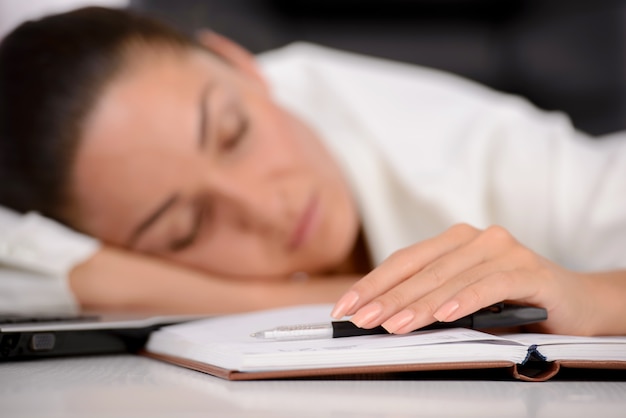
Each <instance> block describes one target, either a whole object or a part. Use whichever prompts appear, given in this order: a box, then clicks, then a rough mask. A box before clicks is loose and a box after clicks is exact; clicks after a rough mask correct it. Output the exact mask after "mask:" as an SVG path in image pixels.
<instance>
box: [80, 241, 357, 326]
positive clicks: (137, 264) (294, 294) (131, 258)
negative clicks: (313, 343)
mask: <svg viewBox="0 0 626 418" xmlns="http://www.w3.org/2000/svg"><path fill="white" fill-rule="evenodd" d="M355 280H356V278H349V277H342V278H325V279H311V280H306V281H279V282H269V283H268V282H254V281H234V280H228V279H222V278H218V277H212V276H210V275H207V274H203V273H200V272H197V271H195V270H190V269H186V268H183V267H179V266H176V265H174V264H171V263H168V262H165V261H162V260H159V259H155V258H150V257H145V256H141V255H138V254H134V253H128V252H125V251H120V250H116V249H113V248H108V247H105V248H103V249H102V250H101V251H99V252H98V253H97V254H96V255H95V256H94V257H92V258H91V259H89V260H88V261H87V262H85V263H83V264H81V265H79V266H77V267H76V268H74V269H73V270H72V272H71V274H70V287H71V289H72V292H73V293H74V295H75V296H76V298H77V299H78V301H79V303H80V304H81V306H82V307H83V308H85V309H97V310H117V311H151V312H159V313H175V314H189V313H193V314H196V313H200V314H220V313H232V312H242V311H248V310H254V309H265V308H271V307H277V306H285V305H293V304H299V303H321V302H328V303H331V302H334V301H335V300H336V299H337V298H338V297H339V295H340V294H341V293H342V292H344V291H345V290H346V289H347V288H348V287H349V286H350V285H351V284H352V283H353V282H354V281H355Z"/></svg>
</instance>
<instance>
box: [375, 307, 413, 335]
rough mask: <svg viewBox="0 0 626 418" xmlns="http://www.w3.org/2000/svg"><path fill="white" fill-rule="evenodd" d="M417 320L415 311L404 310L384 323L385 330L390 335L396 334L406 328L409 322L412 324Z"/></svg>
mask: <svg viewBox="0 0 626 418" xmlns="http://www.w3.org/2000/svg"><path fill="white" fill-rule="evenodd" d="M413 318H415V314H414V313H413V311H409V310H408V309H407V310H404V311H401V312H399V313H397V314H395V315H394V316H392V317H391V318H389V319H388V320H387V321H385V322H384V323H383V328H385V329H386V330H387V331H389V332H390V333H392V334H393V333H395V332H397V331H399V330H400V329H402V328H404V327H405V326H406V325H407V324H408V323H409V322H411V321H412V320H413Z"/></svg>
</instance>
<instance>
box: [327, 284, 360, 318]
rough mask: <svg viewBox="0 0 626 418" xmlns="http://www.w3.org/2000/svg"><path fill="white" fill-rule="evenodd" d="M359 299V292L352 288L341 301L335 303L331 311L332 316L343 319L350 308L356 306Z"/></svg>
mask: <svg viewBox="0 0 626 418" xmlns="http://www.w3.org/2000/svg"><path fill="white" fill-rule="evenodd" d="M358 301H359V294H358V293H356V292H355V291H354V290H350V291H349V292H348V293H346V294H345V295H343V296H342V297H341V298H340V299H339V301H338V302H337V303H336V304H335V307H334V308H333V311H332V312H331V313H330V316H331V317H333V318H335V319H341V318H343V317H344V316H346V314H347V313H348V312H349V311H350V309H352V308H354V305H356V303H357V302H358Z"/></svg>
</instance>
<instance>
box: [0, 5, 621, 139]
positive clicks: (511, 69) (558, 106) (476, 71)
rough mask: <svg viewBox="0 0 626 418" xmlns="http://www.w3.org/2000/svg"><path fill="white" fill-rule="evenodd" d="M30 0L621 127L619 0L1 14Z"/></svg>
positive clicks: (588, 125)
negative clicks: (202, 32) (479, 86)
mask: <svg viewBox="0 0 626 418" xmlns="http://www.w3.org/2000/svg"><path fill="white" fill-rule="evenodd" d="M3 3H4V5H2V4H3ZM11 3H12V4H13V6H11ZM36 3H42V4H43V5H44V6H42V7H44V8H46V7H47V8H48V10H50V9H52V8H53V4H57V3H58V4H59V6H58V7H59V8H60V7H65V8H67V7H69V6H71V7H74V6H75V5H76V4H77V3H82V4H107V3H108V4H110V5H112V6H114V7H130V8H133V9H137V10H141V11H143V12H145V13H148V14H151V15H153V16H156V17H158V18H161V19H163V20H165V21H167V22H169V23H170V24H172V25H174V26H176V27H177V28H179V29H180V30H182V31H184V32H187V33H189V34H193V33H194V32H195V31H196V30H197V29H199V28H207V27H208V28H211V29H213V30H215V31H217V32H220V33H222V34H224V35H226V36H229V37H230V38H232V39H234V40H235V41H237V42H239V43H240V44H242V45H243V46H245V47H247V48H248V49H250V50H251V51H252V52H255V53H258V52H262V51H265V50H268V49H273V48H276V47H280V46H282V45H285V44H287V43H290V42H293V41H298V40H302V41H309V42H315V43H319V44H322V45H326V46H330V47H335V48H341V49H345V50H350V51H355V52H359V53H365V54H370V55H375V56H380V57H385V58H390V59H394V60H399V61H405V62H410V63H415V64H419V65H424V66H428V67H434V68H439V69H443V70H446V71H450V72H453V73H456V74H460V75H462V76H465V77H468V78H470V79H473V80H476V81H478V82H481V83H483V84H486V85H488V86H491V87H493V88H496V89H498V90H501V91H506V92H511V93H515V94H519V95H522V96H525V97H527V98H528V99H530V100H531V101H532V102H533V103H535V104H536V105H537V106H539V107H541V108H543V109H546V110H561V111H564V112H566V113H567V114H568V115H569V116H570V117H571V119H572V120H573V122H574V125H575V126H576V127H577V128H579V129H581V130H583V131H585V132H588V133H590V134H594V135H601V134H605V133H610V132H614V131H618V130H625V129H626V0H176V1H172V0H128V1H124V0H103V1H85V0H29V1H22V0H0V16H3V15H6V13H7V12H8V15H15V13H14V12H15V11H16V10H17V9H18V8H20V7H22V8H24V7H32V6H33V5H34V4H36ZM82 4H81V5H82ZM29 5H30V6H29ZM46 5H47V6H46ZM55 7H56V6H55ZM11 8H12V9H13V12H12V11H11V10H10V9H11ZM18 14H19V13H18ZM8 15H6V16H8ZM26 15H29V14H28V13H25V14H24V16H26ZM30 15H34V12H30ZM2 19H3V18H2V17H0V27H2V26H4V27H7V26H10V25H12V24H14V21H13V20H12V21H10V22H9V23H8V24H7V23H6V20H7V18H5V19H4V20H5V22H3V21H2ZM19 19H20V18H17V19H14V20H19Z"/></svg>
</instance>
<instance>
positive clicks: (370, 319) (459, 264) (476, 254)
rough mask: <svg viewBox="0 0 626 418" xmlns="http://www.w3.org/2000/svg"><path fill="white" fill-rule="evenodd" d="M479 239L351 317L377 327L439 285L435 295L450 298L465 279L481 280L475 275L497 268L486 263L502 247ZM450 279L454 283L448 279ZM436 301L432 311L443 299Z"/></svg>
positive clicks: (383, 295) (357, 322) (365, 325)
mask: <svg viewBox="0 0 626 418" xmlns="http://www.w3.org/2000/svg"><path fill="white" fill-rule="evenodd" d="M476 241H477V240H476V239H474V240H472V241H470V242H469V243H467V244H465V245H462V246H460V247H459V248H457V249H455V250H453V251H451V252H449V253H447V254H445V255H443V256H442V257H440V258H438V259H436V260H435V261H433V262H432V263H430V264H429V265H427V266H425V267H424V268H423V269H422V270H421V271H420V272H418V273H416V274H414V275H413V276H412V277H410V278H408V279H406V280H405V281H403V282H401V283H399V284H398V285H397V286H395V287H393V288H391V289H389V290H388V291H387V292H385V293H384V294H382V295H380V296H377V297H376V298H374V299H373V301H372V302H370V303H368V304H366V305H365V306H363V307H361V308H360V309H358V310H357V311H356V312H355V314H354V316H353V317H352V318H351V321H352V322H353V323H354V324H355V325H357V326H359V327H361V328H373V327H376V326H378V325H380V324H381V323H383V322H384V321H386V320H387V319H389V318H390V317H391V316H393V315H395V314H397V313H398V312H400V311H402V310H403V309H405V308H406V307H407V306H409V305H411V304H412V303H414V302H416V301H418V300H419V299H422V298H423V297H424V296H425V295H427V294H429V293H432V292H434V291H435V289H437V292H436V293H435V295H440V294H441V295H443V296H440V297H439V299H442V298H444V300H445V299H447V298H449V297H450V296H451V295H453V294H454V293H456V292H457V291H458V290H459V289H460V288H461V287H462V286H464V281H465V280H470V279H471V280H477V279H474V277H477V276H478V275H479V274H480V272H481V271H483V270H485V269H489V268H493V267H490V266H485V262H486V260H489V259H491V258H492V257H494V256H495V255H497V254H498V253H499V252H500V251H501V249H500V247H498V246H495V247H494V246H484V245H477V244H476ZM479 265H482V268H478V269H477V268H476V267H477V266H479ZM468 271H469V272H470V273H468ZM463 273H465V274H463ZM449 281H452V283H448V282H449ZM430 299H432V297H431V298H430ZM430 299H425V300H426V301H429V300H430ZM435 303H436V304H435V305H433V306H432V308H431V309H430V311H431V314H432V312H434V309H436V308H437V307H438V306H439V302H435ZM430 318H432V315H430V316H429V319H430Z"/></svg>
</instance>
